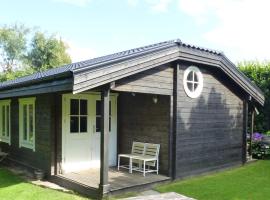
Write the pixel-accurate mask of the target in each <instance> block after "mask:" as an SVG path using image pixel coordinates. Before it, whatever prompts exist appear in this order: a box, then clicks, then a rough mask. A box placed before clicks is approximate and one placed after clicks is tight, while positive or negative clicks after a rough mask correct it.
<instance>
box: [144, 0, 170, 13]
mask: <svg viewBox="0 0 270 200" xmlns="http://www.w3.org/2000/svg"><path fill="white" fill-rule="evenodd" d="M147 1H148V3H149V4H150V6H151V9H152V10H153V11H155V12H166V11H167V10H168V7H169V4H170V3H171V2H172V1H171V0H147Z"/></svg>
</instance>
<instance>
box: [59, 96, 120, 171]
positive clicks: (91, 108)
mask: <svg viewBox="0 0 270 200" xmlns="http://www.w3.org/2000/svg"><path fill="white" fill-rule="evenodd" d="M117 97H118V94H116V93H112V94H111V95H110V101H111V104H112V105H111V109H112V111H111V112H112V116H113V117H112V120H111V132H110V133H111V134H110V135H113V136H114V137H113V138H110V140H109V144H110V146H109V148H110V149H111V150H110V151H109V152H110V156H109V157H110V161H109V164H110V165H111V166H115V165H116V159H117ZM72 98H74V99H78V98H79V99H80V98H82V99H87V100H88V108H87V109H88V120H87V121H88V123H87V131H88V133H87V134H90V137H89V152H91V154H92V153H93V152H92V151H91V148H93V146H92V144H91V141H90V140H91V139H93V138H94V137H93V136H94V135H95V134H100V133H97V132H96V131H95V120H96V115H95V112H96V109H95V107H96V105H95V104H96V100H100V93H99V92H85V93H80V94H71V93H68V94H63V95H62V167H61V168H62V171H63V172H64V168H65V167H64V166H65V164H66V163H65V161H66V156H68V155H67V149H66V148H67V147H66V144H67V133H69V130H67V129H68V128H69V126H67V125H66V124H67V123H69V120H68V119H69V118H68V117H67V114H68V111H67V109H69V105H67V102H66V101H67V99H72ZM99 141H100V139H99ZM96 148H97V147H96ZM98 148H100V144H98ZM91 156H92V155H91ZM92 165H93V167H99V164H92Z"/></svg>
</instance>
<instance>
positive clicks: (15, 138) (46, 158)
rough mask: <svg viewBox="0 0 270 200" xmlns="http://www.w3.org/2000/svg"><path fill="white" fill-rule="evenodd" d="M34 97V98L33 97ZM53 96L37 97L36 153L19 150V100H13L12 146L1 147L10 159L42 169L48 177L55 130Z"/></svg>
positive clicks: (1, 145)
mask: <svg viewBox="0 0 270 200" xmlns="http://www.w3.org/2000/svg"><path fill="white" fill-rule="evenodd" d="M31 97H32V96H31ZM53 100H54V98H53V94H44V95H38V96H36V104H35V107H36V133H35V134H36V135H35V137H36V140H35V141H36V143H35V144H36V151H35V152H34V151H33V150H31V149H27V148H25V147H21V148H19V103H18V98H12V99H11V145H10V146H9V145H8V144H5V143H0V147H2V149H3V150H4V151H6V152H8V153H9V157H10V158H11V159H12V160H14V161H17V162H19V163H21V164H23V165H26V166H28V167H32V168H38V169H42V170H44V171H45V172H46V174H47V175H49V174H50V167H51V131H52V130H53V129H54V125H53V123H54V117H53V116H52V114H53V112H52V109H53Z"/></svg>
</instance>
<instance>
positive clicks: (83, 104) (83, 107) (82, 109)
mask: <svg viewBox="0 0 270 200" xmlns="http://www.w3.org/2000/svg"><path fill="white" fill-rule="evenodd" d="M80 115H87V100H84V99H81V100H80Z"/></svg>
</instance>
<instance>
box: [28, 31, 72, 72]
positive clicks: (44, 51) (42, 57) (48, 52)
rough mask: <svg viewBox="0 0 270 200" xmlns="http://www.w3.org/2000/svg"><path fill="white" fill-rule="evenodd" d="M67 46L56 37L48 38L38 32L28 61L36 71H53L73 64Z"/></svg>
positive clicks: (33, 40) (32, 43)
mask: <svg viewBox="0 0 270 200" xmlns="http://www.w3.org/2000/svg"><path fill="white" fill-rule="evenodd" d="M66 50H67V45H66V44H65V43H64V42H63V41H62V40H61V39H57V38H56V37H55V36H53V35H51V36H49V37H46V36H45V34H44V33H42V32H36V33H35V35H34V37H33V39H32V42H31V49H30V50H29V52H28V54H27V56H26V59H27V63H28V64H30V65H31V66H32V67H33V68H34V69H35V70H36V71H42V70H46V69H51V68H54V67H57V66H59V65H63V64H68V63H70V62H71V58H70V56H69V55H68V54H67V52H66Z"/></svg>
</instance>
